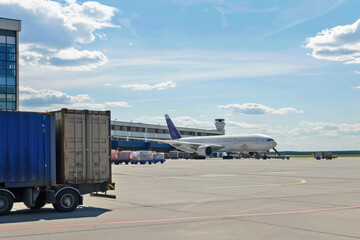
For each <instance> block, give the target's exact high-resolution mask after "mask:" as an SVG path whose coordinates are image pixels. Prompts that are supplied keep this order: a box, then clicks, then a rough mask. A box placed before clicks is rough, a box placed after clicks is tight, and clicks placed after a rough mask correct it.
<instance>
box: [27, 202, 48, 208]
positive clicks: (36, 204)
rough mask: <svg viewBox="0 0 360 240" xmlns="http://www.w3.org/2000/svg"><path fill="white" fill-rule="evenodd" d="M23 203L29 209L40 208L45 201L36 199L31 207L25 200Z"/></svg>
mask: <svg viewBox="0 0 360 240" xmlns="http://www.w3.org/2000/svg"><path fill="white" fill-rule="evenodd" d="M24 204H25V206H26V207H28V208H30V209H40V208H42V207H43V206H45V204H46V203H44V202H40V201H36V202H35V206H32V207H30V206H28V205H27V204H26V203H25V202H24Z"/></svg>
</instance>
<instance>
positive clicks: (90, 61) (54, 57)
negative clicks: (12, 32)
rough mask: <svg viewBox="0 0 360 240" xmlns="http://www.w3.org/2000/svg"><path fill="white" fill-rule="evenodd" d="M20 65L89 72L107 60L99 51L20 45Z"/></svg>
mask: <svg viewBox="0 0 360 240" xmlns="http://www.w3.org/2000/svg"><path fill="white" fill-rule="evenodd" d="M20 56H21V58H20V64H21V65H26V64H28V65H29V64H30V65H33V66H38V67H40V68H49V67H50V68H51V69H54V70H60V69H66V70H73V71H78V70H85V71H88V70H91V69H93V68H96V67H98V66H101V65H104V64H106V63H107V62H108V58H107V57H106V56H105V55H104V54H103V53H102V52H100V51H87V50H83V51H79V50H77V49H75V48H66V49H60V50H57V49H48V48H47V47H45V46H41V45H35V44H22V45H21V54H20Z"/></svg>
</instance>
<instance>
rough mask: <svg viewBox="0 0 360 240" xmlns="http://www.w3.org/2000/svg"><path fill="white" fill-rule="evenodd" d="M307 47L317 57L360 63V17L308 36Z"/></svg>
mask: <svg viewBox="0 0 360 240" xmlns="http://www.w3.org/2000/svg"><path fill="white" fill-rule="evenodd" d="M305 48H310V49H312V53H311V56H312V57H314V58H317V59H325V60H329V61H339V62H344V63H346V64H350V63H355V64H360V19H359V20H357V21H356V22H355V23H353V24H350V25H344V26H337V27H334V28H331V29H326V30H323V31H322V32H320V33H318V34H317V35H316V36H315V37H310V38H307V39H306V45H305Z"/></svg>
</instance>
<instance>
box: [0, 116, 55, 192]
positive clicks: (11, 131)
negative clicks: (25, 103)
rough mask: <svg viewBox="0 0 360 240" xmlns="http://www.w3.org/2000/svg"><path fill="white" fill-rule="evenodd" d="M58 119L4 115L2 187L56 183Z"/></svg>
mask: <svg viewBox="0 0 360 240" xmlns="http://www.w3.org/2000/svg"><path fill="white" fill-rule="evenodd" d="M54 134H55V129H54V117H52V116H50V115H48V114H42V113H34V112H9V111H0V136H1V137H0V187H9V188H11V187H32V186H50V185H52V184H54V183H55V179H56V176H55V135H54Z"/></svg>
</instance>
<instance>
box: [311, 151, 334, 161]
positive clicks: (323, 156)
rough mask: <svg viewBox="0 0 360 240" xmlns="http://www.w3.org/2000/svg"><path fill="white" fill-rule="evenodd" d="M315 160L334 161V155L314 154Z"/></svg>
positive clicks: (325, 153) (326, 153)
mask: <svg viewBox="0 0 360 240" xmlns="http://www.w3.org/2000/svg"><path fill="white" fill-rule="evenodd" d="M314 158H315V159H316V160H320V159H327V160H331V159H333V158H334V157H333V155H332V153H331V152H316V153H315V154H314Z"/></svg>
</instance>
